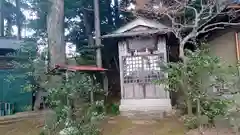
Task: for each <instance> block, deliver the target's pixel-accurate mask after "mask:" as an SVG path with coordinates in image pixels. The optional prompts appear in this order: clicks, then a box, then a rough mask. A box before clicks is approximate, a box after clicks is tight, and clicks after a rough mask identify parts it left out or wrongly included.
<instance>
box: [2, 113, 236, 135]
mask: <svg viewBox="0 0 240 135" xmlns="http://www.w3.org/2000/svg"><path fill="white" fill-rule="evenodd" d="M43 125H44V117H42V116H41V117H39V116H37V115H36V116H31V117H28V118H27V119H26V118H24V119H13V120H10V121H9V120H3V119H1V117H0V135H39V134H40V132H41V130H42V128H43ZM101 129H102V135H185V134H186V135H199V133H198V131H197V130H193V131H190V132H188V133H186V130H184V126H183V123H181V122H179V121H178V120H177V119H176V118H173V117H171V118H166V119H163V120H158V121H155V120H130V119H128V118H126V117H121V116H114V117H109V118H108V119H106V120H105V121H104V122H103V124H102V127H101ZM226 134H227V135H235V134H233V133H231V131H230V130H225V131H224V130H221V133H217V131H216V130H207V131H205V132H204V135H226Z"/></svg>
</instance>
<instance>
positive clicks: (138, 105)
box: [119, 99, 172, 119]
mask: <svg viewBox="0 0 240 135" xmlns="http://www.w3.org/2000/svg"><path fill="white" fill-rule="evenodd" d="M119 110H120V113H121V115H122V116H127V117H129V118H132V119H162V118H164V117H165V115H166V114H168V113H169V112H171V111H172V106H171V101H170V99H122V100H121V103H120V106H119Z"/></svg>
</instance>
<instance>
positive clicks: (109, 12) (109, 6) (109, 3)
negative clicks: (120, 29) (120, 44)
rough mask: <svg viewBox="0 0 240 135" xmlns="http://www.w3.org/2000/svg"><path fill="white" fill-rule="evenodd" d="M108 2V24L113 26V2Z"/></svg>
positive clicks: (109, 0)
mask: <svg viewBox="0 0 240 135" xmlns="http://www.w3.org/2000/svg"><path fill="white" fill-rule="evenodd" d="M106 2H107V8H108V13H107V18H108V24H109V25H111V26H113V25H114V24H113V18H112V7H111V4H112V0H106Z"/></svg>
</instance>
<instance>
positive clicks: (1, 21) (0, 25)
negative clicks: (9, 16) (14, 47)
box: [0, 0, 4, 36]
mask: <svg viewBox="0 0 240 135" xmlns="http://www.w3.org/2000/svg"><path fill="white" fill-rule="evenodd" d="M3 5H4V0H0V36H4V17H3V8H4V7H3Z"/></svg>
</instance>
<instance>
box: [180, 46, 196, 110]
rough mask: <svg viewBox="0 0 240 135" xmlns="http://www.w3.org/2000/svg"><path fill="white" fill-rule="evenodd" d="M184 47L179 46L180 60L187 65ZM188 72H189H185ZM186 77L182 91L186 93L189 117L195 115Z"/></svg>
mask: <svg viewBox="0 0 240 135" xmlns="http://www.w3.org/2000/svg"><path fill="white" fill-rule="evenodd" d="M184 46H185V43H183V44H180V45H179V58H180V59H181V60H182V62H183V63H184V64H186V63H187V58H186V57H185V54H184ZM185 72H187V71H185ZM185 78H186V77H184V80H183V84H182V85H183V86H182V89H183V90H182V91H184V94H185V95H184V96H185V97H186V100H187V101H186V104H187V111H188V115H193V112H192V100H191V98H190V97H189V95H188V88H186V87H185V86H186V85H185V83H187V80H186V79H185Z"/></svg>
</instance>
